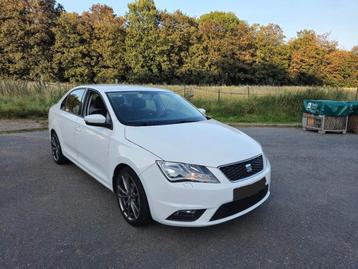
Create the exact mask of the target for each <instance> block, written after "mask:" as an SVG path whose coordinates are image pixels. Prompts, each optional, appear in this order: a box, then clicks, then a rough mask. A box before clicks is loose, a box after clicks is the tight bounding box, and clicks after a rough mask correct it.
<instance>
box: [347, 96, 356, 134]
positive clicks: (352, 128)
mask: <svg viewBox="0 0 358 269" xmlns="http://www.w3.org/2000/svg"><path fill="white" fill-rule="evenodd" d="M348 131H349V132H353V133H356V134H358V101H356V102H351V112H350V115H349V119H348Z"/></svg>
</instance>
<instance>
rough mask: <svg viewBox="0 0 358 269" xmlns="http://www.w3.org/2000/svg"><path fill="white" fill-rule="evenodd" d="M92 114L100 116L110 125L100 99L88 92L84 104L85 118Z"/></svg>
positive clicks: (108, 116) (106, 111)
mask: <svg viewBox="0 0 358 269" xmlns="http://www.w3.org/2000/svg"><path fill="white" fill-rule="evenodd" d="M93 114H100V115H102V116H104V117H105V118H106V121H107V123H111V117H110V115H109V113H108V110H107V108H106V105H105V103H104V101H103V99H102V97H101V96H100V94H99V93H97V92H95V91H91V90H89V91H88V97H87V102H86V109H85V116H87V115H93Z"/></svg>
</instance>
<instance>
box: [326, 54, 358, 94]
mask: <svg viewBox="0 0 358 269" xmlns="http://www.w3.org/2000/svg"><path fill="white" fill-rule="evenodd" d="M322 71H323V76H324V81H325V83H326V84H328V85H333V86H341V87H344V86H350V87H358V55H354V54H353V53H352V52H349V51H341V50H335V51H332V52H331V53H329V54H327V55H325V66H324V67H323V70H322Z"/></svg>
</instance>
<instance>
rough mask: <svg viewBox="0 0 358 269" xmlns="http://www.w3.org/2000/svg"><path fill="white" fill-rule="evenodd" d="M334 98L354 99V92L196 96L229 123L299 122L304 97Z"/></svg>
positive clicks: (209, 109)
mask: <svg viewBox="0 0 358 269" xmlns="http://www.w3.org/2000/svg"><path fill="white" fill-rule="evenodd" d="M305 99H331V100H351V99H352V96H351V94H350V93H348V92H346V91H343V90H334V91H327V90H321V89H308V90H305V91H300V92H295V93H283V94H277V95H267V96H260V97H250V98H247V99H241V100H232V101H230V100H225V102H220V103H218V102H217V100H205V99H193V100H192V101H193V103H194V104H195V105H196V106H197V107H203V108H205V109H206V110H207V113H208V115H211V116H213V117H214V118H216V119H219V120H222V121H227V122H245V123H297V122H299V121H300V120H301V118H302V113H303V100H305Z"/></svg>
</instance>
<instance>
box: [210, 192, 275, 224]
mask: <svg viewBox="0 0 358 269" xmlns="http://www.w3.org/2000/svg"><path fill="white" fill-rule="evenodd" d="M267 192H268V185H266V186H265V188H264V189H263V190H261V191H259V192H258V193H256V194H254V195H251V196H249V197H246V198H243V199H240V200H237V201H233V202H229V203H226V204H223V205H222V206H220V207H219V209H218V210H216V212H215V214H214V216H212V217H211V219H210V221H213V220H218V219H223V218H227V217H230V216H232V215H235V214H237V213H239V212H241V211H244V210H245V209H248V208H249V207H252V206H253V205H255V204H256V203H258V202H260V201H261V200H262V199H263V198H264V197H265V196H266V194H267Z"/></svg>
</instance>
